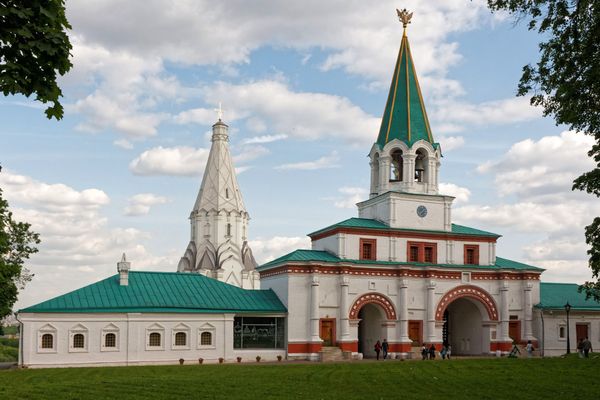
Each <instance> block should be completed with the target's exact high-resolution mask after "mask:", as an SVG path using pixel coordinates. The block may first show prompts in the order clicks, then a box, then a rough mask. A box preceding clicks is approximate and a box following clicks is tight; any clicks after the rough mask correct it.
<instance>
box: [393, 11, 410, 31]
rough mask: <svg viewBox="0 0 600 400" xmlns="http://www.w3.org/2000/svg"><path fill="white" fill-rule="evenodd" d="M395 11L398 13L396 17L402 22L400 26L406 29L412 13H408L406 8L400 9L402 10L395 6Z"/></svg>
mask: <svg viewBox="0 0 600 400" xmlns="http://www.w3.org/2000/svg"><path fill="white" fill-rule="evenodd" d="M396 12H397V13H398V19H399V20H400V22H402V27H403V28H404V29H406V27H407V26H408V24H410V19H411V18H412V16H413V13H409V12H408V10H407V9H406V8H404V9H402V11H400V10H398V9H397V8H396Z"/></svg>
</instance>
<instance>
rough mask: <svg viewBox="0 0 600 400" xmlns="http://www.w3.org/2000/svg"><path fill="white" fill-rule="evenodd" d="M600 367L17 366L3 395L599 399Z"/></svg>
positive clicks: (504, 362) (570, 363) (512, 363)
mask: <svg viewBox="0 0 600 400" xmlns="http://www.w3.org/2000/svg"><path fill="white" fill-rule="evenodd" d="M599 370H600V358H596V359H588V360H580V359H577V358H569V359H532V360H527V359H518V360H510V359H483V360H452V361H450V362H447V361H445V362H443V361H434V362H430V361H407V362H400V361H386V362H379V363H375V362H359V363H340V364H316V363H315V364H312V363H306V364H281V365H277V364H264V365H257V364H254V365H248V364H246V365H235V364H225V365H200V366H199V365H189V366H161V367H120V368H119V367H115V368H78V369H45V370H41V369H38V370H11V371H0V398H35V399H57V398H61V399H160V398H169V399H190V398H194V399H196V398H207V399H215V398H224V399H225V398H243V399H244V400H249V399H275V398H310V399H320V398H326V399H331V398H343V399H380V398H381V399H383V398H398V397H408V398H415V399H431V398H443V399H444V400H446V399H454V398H456V399H509V398H510V399H511V400H514V399H535V398H557V399H561V400H564V399H575V398H587V399H593V398H597V396H598V393H600V384H599V383H598V380H597V375H598V371H599ZM400 393H403V395H402V396H400ZM406 395H408V396H406Z"/></svg>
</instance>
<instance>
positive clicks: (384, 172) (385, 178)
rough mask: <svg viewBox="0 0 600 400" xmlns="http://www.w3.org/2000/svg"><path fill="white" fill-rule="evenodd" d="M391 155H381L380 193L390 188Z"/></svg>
mask: <svg viewBox="0 0 600 400" xmlns="http://www.w3.org/2000/svg"><path fill="white" fill-rule="evenodd" d="M390 160H391V159H390V157H389V156H381V157H379V194H382V193H385V192H387V191H389V190H390Z"/></svg>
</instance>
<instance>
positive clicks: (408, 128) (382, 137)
mask: <svg viewBox="0 0 600 400" xmlns="http://www.w3.org/2000/svg"><path fill="white" fill-rule="evenodd" d="M394 139H399V140H401V141H403V142H404V143H406V144H407V145H408V146H409V147H410V146H412V144H413V143H415V142H417V141H419V140H425V141H427V142H429V143H431V144H433V143H434V141H433V136H432V134H431V128H430V126H429V120H428V118H427V111H426V110H425V102H424V101H423V96H422V95H421V88H420V86H419V80H418V78H417V73H416V71H415V66H414V62H413V59H412V55H411V52H410V45H409V43H408V37H407V36H406V34H404V35H403V36H402V42H401V44H400V50H399V52H398V58H397V60H396V67H395V68H394V75H393V76H392V83H391V86H390V91H389V94H388V99H387V103H386V106H385V110H384V112H383V118H382V119H381V127H380V128H379V135H378V137H377V144H378V145H379V146H380V147H381V148H383V146H385V145H386V144H387V143H388V142H390V141H392V140H394Z"/></svg>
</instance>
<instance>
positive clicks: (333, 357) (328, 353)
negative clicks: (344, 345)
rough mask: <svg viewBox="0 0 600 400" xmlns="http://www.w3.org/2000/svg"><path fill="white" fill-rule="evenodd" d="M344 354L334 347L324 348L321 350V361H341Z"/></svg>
mask: <svg viewBox="0 0 600 400" xmlns="http://www.w3.org/2000/svg"><path fill="white" fill-rule="evenodd" d="M343 360H344V353H343V352H342V349H340V348H339V347H334V346H324V347H323V348H322V349H321V361H323V362H327V361H343Z"/></svg>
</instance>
